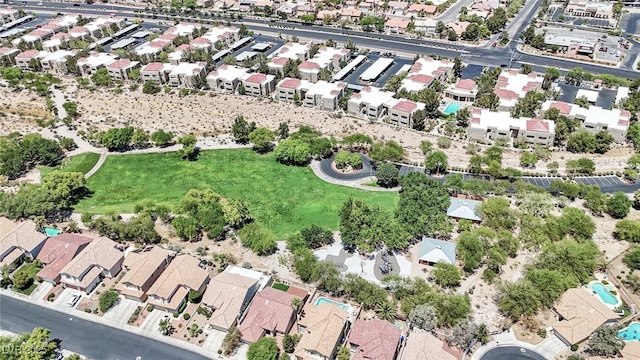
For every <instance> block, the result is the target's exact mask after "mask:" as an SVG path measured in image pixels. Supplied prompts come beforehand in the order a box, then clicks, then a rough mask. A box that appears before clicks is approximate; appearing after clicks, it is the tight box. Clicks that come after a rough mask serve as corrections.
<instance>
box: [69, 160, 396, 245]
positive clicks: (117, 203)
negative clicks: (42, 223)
mask: <svg viewBox="0 0 640 360" xmlns="http://www.w3.org/2000/svg"><path fill="white" fill-rule="evenodd" d="M87 186H88V187H89V189H90V190H91V191H93V192H94V194H93V195H92V196H91V197H89V198H86V199H84V200H82V201H81V202H80V203H79V204H78V205H77V206H76V211H77V212H93V213H98V214H100V213H107V212H111V211H115V212H117V213H131V212H133V208H134V206H135V205H136V204H138V203H140V202H141V201H142V200H144V199H152V200H155V201H156V202H157V203H160V204H165V205H168V206H173V205H174V204H175V203H176V202H177V201H178V200H180V199H181V198H182V197H183V196H184V195H185V194H186V192H187V191H188V190H189V189H193V188H196V189H206V188H211V189H213V190H214V191H216V192H218V193H219V194H221V195H222V196H227V197H231V198H237V199H242V200H244V201H246V202H247V203H248V204H249V208H250V209H251V212H252V214H253V216H254V217H255V218H256V220H257V221H258V222H260V223H261V224H263V225H265V226H266V227H267V228H269V229H270V230H271V231H273V232H274V233H275V234H276V236H277V237H278V238H279V239H282V238H284V237H286V236H287V235H288V234H291V233H293V232H295V231H297V230H299V229H300V228H303V227H306V226H309V225H311V224H317V225H321V226H325V227H328V228H331V229H334V230H335V229H337V228H338V210H339V209H340V206H341V205H342V203H343V202H344V201H345V200H347V199H348V198H349V197H354V198H362V199H365V200H366V201H367V202H369V203H371V204H374V205H379V206H381V207H382V208H385V209H393V208H394V207H395V205H396V202H397V197H398V195H397V194H396V193H389V192H367V191H364V190H358V189H353V188H348V187H343V186H338V185H333V184H329V183H326V182H324V181H322V180H320V179H318V178H317V177H316V175H315V174H314V173H313V171H312V170H311V168H309V167H289V166H284V165H281V164H279V163H277V162H276V161H275V160H274V158H273V155H264V156H261V155H257V154H256V153H254V152H253V151H252V150H248V149H247V150H215V151H205V152H202V154H201V155H200V158H199V160H198V161H194V162H190V161H185V160H182V159H180V157H179V155H178V154H176V153H164V154H137V155H122V156H109V157H108V158H107V160H106V162H105V164H104V165H103V166H102V167H101V168H100V170H98V172H96V173H95V174H94V175H93V176H92V177H90V178H89V179H88V180H87Z"/></svg>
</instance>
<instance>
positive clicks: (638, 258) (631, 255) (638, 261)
mask: <svg viewBox="0 0 640 360" xmlns="http://www.w3.org/2000/svg"><path fill="white" fill-rule="evenodd" d="M622 260H623V261H624V263H625V264H627V266H628V267H629V269H632V270H638V269H640V247H638V246H634V247H633V248H632V249H631V250H630V251H628V252H627V253H626V254H624V258H623V259H622ZM13 281H14V286H15V276H14V280H13Z"/></svg>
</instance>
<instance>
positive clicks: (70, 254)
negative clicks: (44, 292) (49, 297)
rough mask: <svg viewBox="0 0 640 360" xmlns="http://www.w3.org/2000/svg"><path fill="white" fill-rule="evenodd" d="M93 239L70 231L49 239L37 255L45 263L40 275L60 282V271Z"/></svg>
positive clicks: (43, 278) (45, 278)
mask: <svg viewBox="0 0 640 360" xmlns="http://www.w3.org/2000/svg"><path fill="white" fill-rule="evenodd" d="M92 240H93V239H92V238H90V237H86V236H80V235H76V234H69V233H62V234H60V235H58V236H56V237H52V238H49V239H47V241H46V242H45V243H44V246H43V247H42V250H40V252H39V253H38V256H37V259H38V260H40V262H42V264H44V267H43V268H42V269H40V271H39V272H38V277H40V278H41V279H42V280H43V281H47V282H50V283H53V284H57V283H59V282H60V278H61V276H60V271H61V270H62V269H63V268H64V267H65V266H67V264H69V262H71V260H72V259H73V258H74V257H75V256H76V255H78V254H79V253H80V251H82V250H84V248H85V247H87V245H89V243H90V242H91V241H92Z"/></svg>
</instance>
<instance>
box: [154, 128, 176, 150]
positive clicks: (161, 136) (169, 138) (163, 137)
mask: <svg viewBox="0 0 640 360" xmlns="http://www.w3.org/2000/svg"><path fill="white" fill-rule="evenodd" d="M173 137H174V135H173V134H172V133H170V132H166V131H164V130H162V129H160V130H157V131H154V132H153V133H152V134H151V141H153V143H154V144H155V145H156V146H158V147H166V146H169V145H171V143H172V142H173Z"/></svg>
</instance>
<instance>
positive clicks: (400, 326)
mask: <svg viewBox="0 0 640 360" xmlns="http://www.w3.org/2000/svg"><path fill="white" fill-rule="evenodd" d="M393 325H395V327H397V328H398V329H400V330H402V328H404V326H402V324H398V323H395V324H393Z"/></svg>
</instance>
